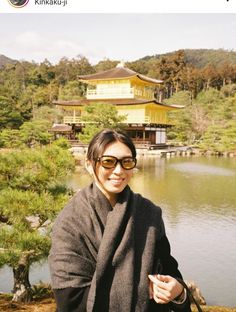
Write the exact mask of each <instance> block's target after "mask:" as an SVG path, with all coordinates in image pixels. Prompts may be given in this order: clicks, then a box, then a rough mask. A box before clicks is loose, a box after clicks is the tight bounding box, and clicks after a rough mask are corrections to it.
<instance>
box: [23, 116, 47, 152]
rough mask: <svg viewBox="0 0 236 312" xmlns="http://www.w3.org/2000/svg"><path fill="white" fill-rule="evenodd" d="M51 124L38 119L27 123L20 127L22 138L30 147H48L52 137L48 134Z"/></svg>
mask: <svg viewBox="0 0 236 312" xmlns="http://www.w3.org/2000/svg"><path fill="white" fill-rule="evenodd" d="M49 127H50V122H49V121H48V120H40V119H38V120H37V119H36V120H33V121H27V122H25V123H24V124H23V125H22V126H21V127H20V138H21V141H22V142H23V143H25V144H26V145H27V146H28V147H32V146H34V145H38V144H39V145H46V144H48V143H49V142H50V139H51V137H52V135H51V134H50V133H49V132H48V129H49Z"/></svg>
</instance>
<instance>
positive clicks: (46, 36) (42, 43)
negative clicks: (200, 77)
mask: <svg viewBox="0 0 236 312" xmlns="http://www.w3.org/2000/svg"><path fill="white" fill-rule="evenodd" d="M179 49H226V50H234V51H236V13H233V14H230V13H219V14H218V13H185V14H184V13H183V14H181V13H166V14H162V13H154V14H148V13H146V14H142V13H136V14H130V13H123V14H115V13H110V14H103V13H99V14H97V13H88V14H86V13H84V14H79V13H78V14H36V13H35V14H1V16H0V54H3V55H5V56H7V57H10V58H12V59H17V60H27V61H35V62H37V63H40V62H42V61H44V60H45V59H48V60H49V61H50V62H51V63H53V64H56V63H57V62H58V61H59V60H60V59H61V58H62V57H67V58H69V59H71V58H76V57H77V56H79V55H80V56H85V57H86V58H87V59H88V60H89V61H90V63H91V64H93V65H95V64H97V63H98V62H99V61H101V60H104V59H110V60H117V61H124V62H126V61H135V60H137V59H139V58H142V57H145V56H147V55H149V56H151V55H155V54H163V53H166V52H172V51H176V50H179Z"/></svg>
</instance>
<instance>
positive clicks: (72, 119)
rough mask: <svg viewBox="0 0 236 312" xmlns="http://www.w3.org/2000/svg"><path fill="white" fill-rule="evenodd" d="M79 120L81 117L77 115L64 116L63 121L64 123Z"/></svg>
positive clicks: (72, 122) (75, 122)
mask: <svg viewBox="0 0 236 312" xmlns="http://www.w3.org/2000/svg"><path fill="white" fill-rule="evenodd" d="M80 122H81V117H79V116H64V118H63V123H64V124H78V123H80Z"/></svg>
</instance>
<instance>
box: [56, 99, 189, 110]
mask: <svg viewBox="0 0 236 312" xmlns="http://www.w3.org/2000/svg"><path fill="white" fill-rule="evenodd" d="M94 103H110V104H113V105H117V106H119V105H140V104H148V103H154V104H157V105H160V106H163V107H167V108H170V109H172V108H184V106H183V105H167V104H164V103H160V102H158V101H157V100H144V99H97V100H87V99H81V100H71V101H64V100H57V101H53V104H55V105H60V106H84V105H89V104H94Z"/></svg>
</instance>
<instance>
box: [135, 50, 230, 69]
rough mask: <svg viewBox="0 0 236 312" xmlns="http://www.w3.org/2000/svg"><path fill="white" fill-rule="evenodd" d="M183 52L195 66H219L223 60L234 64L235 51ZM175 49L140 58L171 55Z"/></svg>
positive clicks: (146, 59)
mask: <svg viewBox="0 0 236 312" xmlns="http://www.w3.org/2000/svg"><path fill="white" fill-rule="evenodd" d="M181 51H183V52H184V54H185V62H186V63H187V64H189V65H193V66H194V67H197V68H203V67H204V66H206V65H207V64H212V65H215V66H216V67H220V66H221V65H222V64H224V63H225V62H227V63H230V64H235V65H236V51H228V50H224V49H217V50H214V49H185V50H184V49H183V50H181ZM174 53H176V51H173V52H170V53H165V54H156V55H152V56H145V57H143V58H142V59H141V60H143V61H150V60H152V59H160V58H162V57H169V56H172V55H173V54H174Z"/></svg>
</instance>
